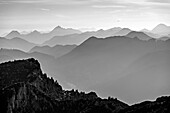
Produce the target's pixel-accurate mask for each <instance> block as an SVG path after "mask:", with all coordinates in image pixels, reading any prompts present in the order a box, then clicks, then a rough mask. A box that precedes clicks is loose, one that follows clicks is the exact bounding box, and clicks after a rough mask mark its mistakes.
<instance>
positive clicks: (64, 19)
mask: <svg viewBox="0 0 170 113" xmlns="http://www.w3.org/2000/svg"><path fill="white" fill-rule="evenodd" d="M159 23H164V24H167V25H170V0H0V34H2V33H4V32H9V31H10V30H12V29H14V30H19V31H23V30H26V31H27V30H34V29H37V30H43V31H47V30H51V29H53V28H54V27H56V26H57V25H60V26H63V27H66V28H67V27H72V28H78V29H79V28H90V29H91V28H95V29H100V28H103V29H107V28H112V27H116V26H120V27H129V28H131V29H133V30H140V29H142V28H147V29H152V28H153V27H155V26H156V25H157V24H159Z"/></svg>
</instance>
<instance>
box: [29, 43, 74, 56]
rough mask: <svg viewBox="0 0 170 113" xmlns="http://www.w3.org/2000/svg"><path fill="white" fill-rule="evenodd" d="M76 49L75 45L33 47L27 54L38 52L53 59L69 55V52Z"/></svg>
mask: <svg viewBox="0 0 170 113" xmlns="http://www.w3.org/2000/svg"><path fill="white" fill-rule="evenodd" d="M75 47H76V45H64V46H63V45H56V46H54V47H49V46H35V47H34V48H32V49H31V50H30V51H29V52H30V53H31V52H40V53H44V54H48V55H51V56H54V57H55V58H58V57H61V56H63V55H65V54H67V53H69V52H70V51H71V50H73V49H74V48H75Z"/></svg>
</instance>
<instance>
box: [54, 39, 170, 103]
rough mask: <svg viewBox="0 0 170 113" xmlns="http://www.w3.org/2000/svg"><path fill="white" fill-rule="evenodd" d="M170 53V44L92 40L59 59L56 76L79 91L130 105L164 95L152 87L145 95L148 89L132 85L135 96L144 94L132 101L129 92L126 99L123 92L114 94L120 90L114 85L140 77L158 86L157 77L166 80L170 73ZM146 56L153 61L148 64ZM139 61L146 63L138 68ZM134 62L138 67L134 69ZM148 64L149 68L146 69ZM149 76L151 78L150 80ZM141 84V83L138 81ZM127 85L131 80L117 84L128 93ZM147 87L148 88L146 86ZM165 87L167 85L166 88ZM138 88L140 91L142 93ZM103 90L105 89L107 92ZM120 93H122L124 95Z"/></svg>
mask: <svg viewBox="0 0 170 113" xmlns="http://www.w3.org/2000/svg"><path fill="white" fill-rule="evenodd" d="M169 50H170V41H169V40H168V41H161V40H155V39H149V40H148V41H147V40H144V41H142V40H141V39H138V38H132V39H131V38H128V37H109V38H106V39H98V38H96V37H91V38H89V39H88V40H86V41H85V42H84V43H82V44H81V45H79V46H77V47H76V48H75V49H73V50H72V51H71V52H70V53H68V54H66V55H64V56H62V57H60V58H58V59H57V64H58V65H57V71H58V73H59V75H61V76H63V77H65V79H66V81H68V82H70V83H72V84H74V85H75V86H77V87H78V88H80V89H86V90H92V89H95V90H96V91H97V92H99V94H101V95H102V96H106V95H107V96H108V95H114V94H115V96H118V97H119V95H121V98H122V99H123V100H125V101H127V102H128V103H133V102H136V101H140V100H141V99H144V98H150V97H151V96H152V95H150V94H149V93H151V94H154V95H157V96H158V94H161V93H164V92H161V91H160V88H157V87H156V86H154V88H155V89H154V90H150V92H148V93H147V89H145V87H144V86H140V85H138V82H134V83H133V82H132V83H133V85H134V87H136V86H137V87H136V88H135V90H134V92H135V91H136V90H137V89H139V90H140V91H139V92H141V91H146V92H145V94H142V93H141V96H140V97H139V98H137V97H136V98H131V97H133V96H134V97H135V94H136V93H134V92H133V91H131V93H130V94H129V95H126V90H125V89H123V90H121V89H120V92H119V90H116V91H117V92H116V93H115V89H116V88H118V89H119V87H116V85H115V84H117V81H118V80H119V79H120V80H121V79H123V78H124V77H128V76H129V77H130V76H131V74H133V76H135V77H137V78H138V79H137V78H136V80H140V79H139V78H140V77H142V76H143V77H145V78H146V80H147V81H152V80H153V81H154V80H155V81H156V82H155V83H158V84H157V85H161V84H162V81H160V83H159V79H158V78H159V77H160V76H167V74H168V73H169V70H168V67H169V63H168V62H166V60H168V58H169V54H168V51H169ZM159 51H163V52H160V53H162V54H161V55H162V56H161V55H159ZM166 52H167V54H166ZM157 53H158V54H157ZM164 53H165V54H164ZM147 54H149V58H152V57H153V60H147V59H148V57H145V56H147ZM141 59H142V60H141ZM145 60H147V61H145ZM139 61H140V62H141V63H142V62H146V63H143V64H141V63H139ZM134 62H137V63H135V65H134ZM147 62H148V64H150V65H147ZM150 74H151V75H150ZM160 74H161V75H160ZM149 75H150V76H152V77H153V78H152V77H149ZM147 76H148V78H147ZM125 80H126V79H125ZM133 80H135V79H133ZM141 80H144V79H142V78H141ZM109 81H110V82H109ZM129 82H130V80H129V81H127V82H126V81H124V82H121V81H120V82H118V83H120V84H121V83H122V85H123V84H126V87H127V89H128V88H130V87H131V86H130V84H129V85H128V83H129ZM107 83H108V84H107ZM110 83H113V85H115V87H116V88H115V87H114V86H113V85H110ZM147 83H148V84H149V82H147ZM151 83H152V82H151ZM99 84H101V85H99ZM155 85H156V84H155ZM168 86H169V85H168V84H166V87H168ZM96 87H97V88H96ZM141 88H143V90H142V89H141ZM147 88H148V89H152V88H153V87H152V86H147ZM161 88H162V86H161ZM106 89H108V91H107V90H106ZM124 90H125V91H124ZM121 91H124V93H122V92H121ZM129 91H130V90H129ZM152 91H153V92H152ZM155 91H156V92H155ZM146 95H147V96H146ZM154 97H155V96H152V99H153V98H154Z"/></svg>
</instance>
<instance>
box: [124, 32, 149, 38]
mask: <svg viewBox="0 0 170 113" xmlns="http://www.w3.org/2000/svg"><path fill="white" fill-rule="evenodd" d="M126 37H129V38H139V39H140V40H149V39H152V37H150V36H148V35H146V34H145V33H143V32H136V31H132V32H130V33H128V34H127V35H126Z"/></svg>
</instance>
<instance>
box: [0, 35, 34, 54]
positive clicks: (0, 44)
mask: <svg viewBox="0 0 170 113" xmlns="http://www.w3.org/2000/svg"><path fill="white" fill-rule="evenodd" d="M34 46H36V44H34V43H30V42H28V41H26V40H24V39H21V38H18V37H15V38H12V39H6V38H3V37H0V48H8V49H19V50H22V51H26V52H28V51H29V50H30V49H31V48H33V47H34Z"/></svg>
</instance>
